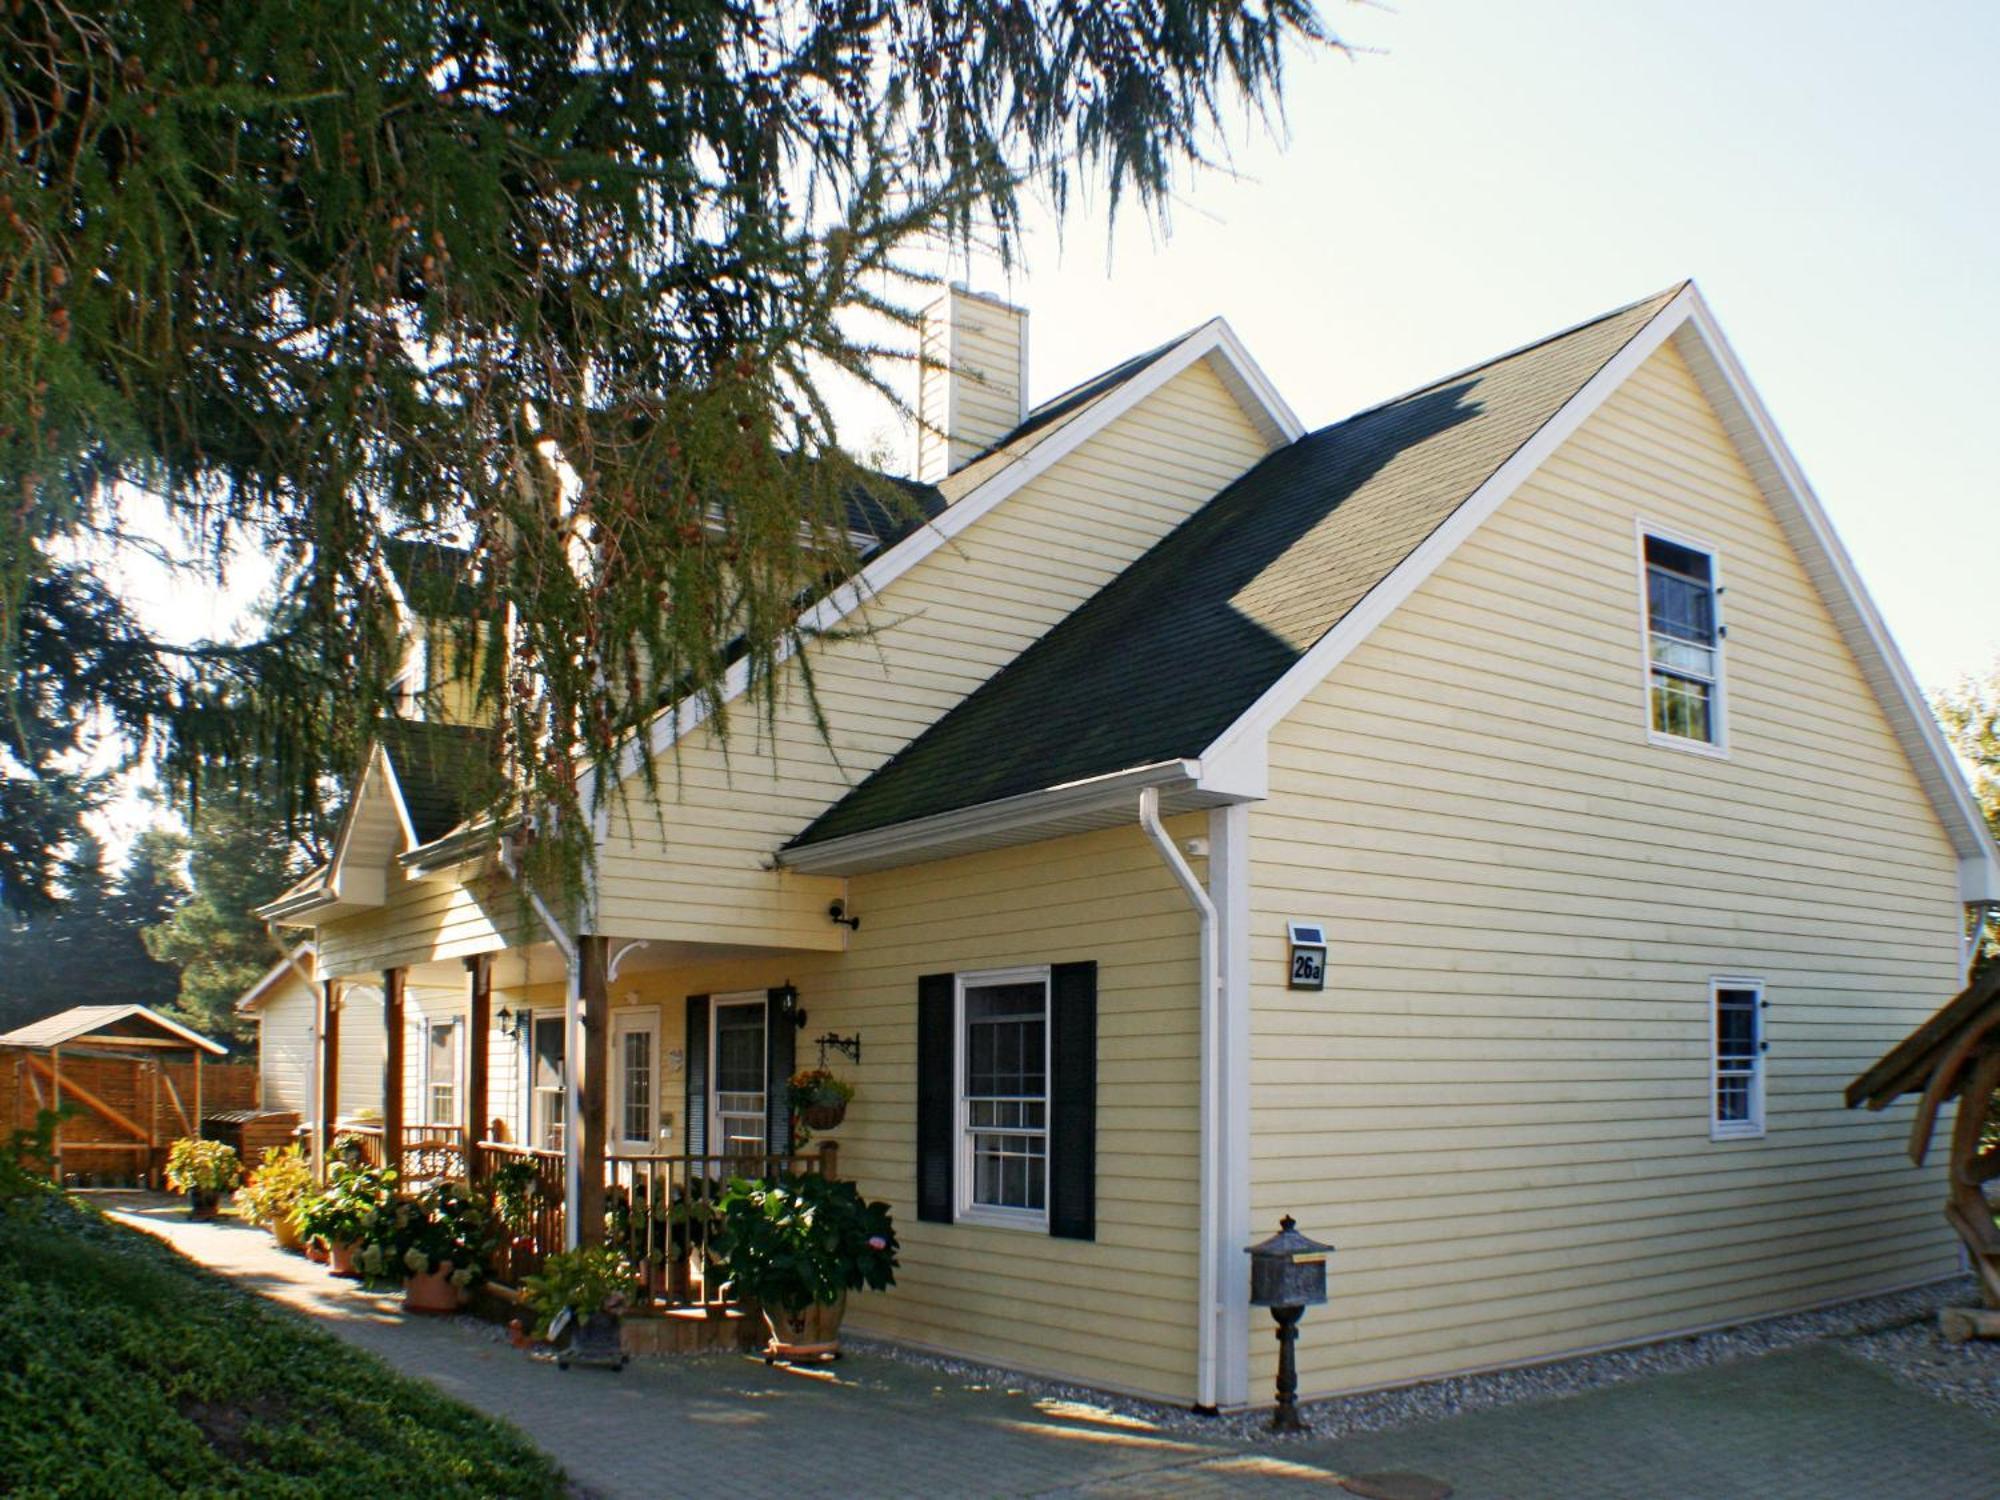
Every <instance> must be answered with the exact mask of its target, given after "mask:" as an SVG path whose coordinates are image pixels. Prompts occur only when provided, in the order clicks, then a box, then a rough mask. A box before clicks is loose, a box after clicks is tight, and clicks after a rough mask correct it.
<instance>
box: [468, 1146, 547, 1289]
mask: <svg viewBox="0 0 2000 1500" xmlns="http://www.w3.org/2000/svg"><path fill="white" fill-rule="evenodd" d="M472 1154H473V1169H474V1174H475V1179H476V1180H477V1181H478V1182H479V1183H480V1184H482V1185H484V1186H485V1187H486V1188H487V1190H488V1191H489V1192H490V1191H491V1190H492V1185H493V1183H494V1174H495V1173H496V1172H498V1171H500V1170H501V1169H502V1168H506V1169H507V1171H508V1174H509V1175H511V1176H513V1177H514V1178H515V1179H516V1183H515V1191H513V1192H511V1193H509V1194H507V1195H505V1196H506V1197H507V1198H509V1199H511V1200H512V1201H511V1203H509V1202H503V1201H500V1199H501V1197H502V1195H500V1194H498V1193H495V1194H494V1197H495V1200H496V1201H495V1207H496V1209H497V1210H498V1215H499V1217H500V1220H501V1227H500V1247H499V1249H498V1250H497V1251H496V1252H495V1254H494V1257H493V1269H492V1275H493V1279H494V1280H495V1281H497V1282H499V1283H500V1284H501V1285H502V1286H511V1287H516V1288H518V1287H519V1286H520V1285H521V1278H522V1277H524V1276H533V1275H535V1274H536V1273H537V1272H539V1271H540V1270H541V1269H542V1262H543V1261H544V1260H545V1259H546V1258H547V1257H548V1256H549V1255H550V1253H551V1252H553V1251H556V1250H560V1249H562V1246H563V1190H564V1182H563V1156H562V1153H561V1152H560V1151H537V1150H535V1149H534V1148H533V1147H531V1146H515V1145H510V1144H508V1143H507V1142H505V1141H481V1142H480V1143H479V1144H478V1145H477V1146H475V1147H474V1148H473V1153H472ZM516 1162H520V1163H525V1164H526V1167H525V1168H522V1167H516V1166H513V1165H512V1164H513V1163H516ZM510 1208H511V1210H512V1213H511V1216H510V1213H509V1210H510Z"/></svg>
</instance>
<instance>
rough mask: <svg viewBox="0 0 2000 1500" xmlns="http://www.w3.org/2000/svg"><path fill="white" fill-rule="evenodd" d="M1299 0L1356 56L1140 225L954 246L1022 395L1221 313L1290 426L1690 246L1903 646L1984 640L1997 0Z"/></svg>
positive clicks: (1962, 661)
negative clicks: (995, 311) (978, 257)
mask: <svg viewBox="0 0 2000 1500" xmlns="http://www.w3.org/2000/svg"><path fill="white" fill-rule="evenodd" d="M1322 3H1323V13H1324V14H1325V15H1326V17H1327V19H1328V21H1329V22H1330V23H1331V24H1332V26H1333V27H1334V29H1335V30H1336V31H1338V32H1339V33H1341V34H1342V35H1343V36H1344V37H1345V38H1346V39H1347V40H1349V41H1350V42H1352V43H1354V44H1356V47H1357V50H1356V52H1355V54H1354V55H1352V56H1349V57H1340V56H1332V55H1325V56H1319V57H1315V58H1310V59H1306V60H1304V61H1302V62H1301V63H1299V64H1297V65H1295V66H1294V67H1293V68H1292V69H1291V70H1290V73H1289V81H1288V87H1287V97H1288V107H1287V114H1288V124H1289V138H1288V140H1286V141H1285V142H1284V143H1283V144H1282V145H1277V144H1271V143H1269V142H1268V141H1266V140H1264V139H1262V138H1258V137H1253V138H1251V140H1250V141H1249V142H1248V144H1245V145H1243V146H1241V147H1240V148H1239V149H1237V150H1236V151H1235V153H1234V166H1235V169H1236V173H1237V175H1236V176H1235V177H1234V178H1231V177H1227V176H1224V175H1221V174H1217V173H1209V174H1204V175H1201V176H1198V177H1195V178H1192V179H1190V180H1188V181H1186V182H1184V183H1183V185H1182V190H1181V194H1180V197H1179V201H1177V202H1176V203H1175V204H1174V205H1173V207H1172V208H1171V210H1170V223H1169V226H1168V228H1169V232H1168V233H1167V234H1166V235H1165V236H1164V237H1162V236H1161V235H1160V234H1159V233H1157V232H1156V230H1155V229H1154V228H1153V227H1152V226H1150V225H1148V224H1146V223H1144V222H1142V221H1141V219H1140V218H1139V216H1137V215H1135V214H1131V213H1129V212H1126V211H1121V224H1120V227H1119V229H1118V231H1117V233H1116V234H1115V236H1112V237H1109V238H1107V233H1106V230H1105V227H1104V216H1103V213H1102V207H1103V205H1102V203H1101V202H1099V203H1096V204H1084V205H1082V206H1081V207H1080V208H1076V209H1073V211H1072V214H1071V216H1070V220H1069V222H1068V223H1067V225H1066V226H1065V227H1064V229H1063V232H1062V234H1061V235H1060V236H1059V235H1057V234H1056V233H1055V231H1054V229H1053V227H1052V225H1051V224H1050V222H1049V221H1048V219H1047V217H1046V215H1044V216H1042V217H1041V218H1040V219H1039V220H1032V219H1031V225H1032V228H1031V232H1030V234H1029V238H1028V242H1027V244H1026V252H1027V253H1026V257H1025V264H1024V265H1023V266H1020V267H1017V268H1016V270H1015V272H1014V273H1013V275H1012V276H1011V277H1009V276H1005V275H1003V274H1002V273H1001V271H1000V269H999V267H998V265H997V263H995V262H993V261H991V260H986V261H982V262H979V263H975V264H972V265H969V266H968V265H965V264H962V263H961V264H958V265H956V266H955V267H954V268H953V272H954V274H955V276H956V277H957V278H958V279H963V280H966V281H968V282H969V284H971V285H972V286H973V287H974V288H975V289H976V290H983V291H991V292H996V293H999V294H1001V295H1003V296H1005V297H1007V298H1008V299H1009V300H1011V301H1013V302H1016V303H1018V304H1021V305H1024V306H1026V307H1027V308H1028V310H1029V313H1030V338H1029V359H1030V390H1031V393H1032V398H1033V399H1036V400H1039V399H1042V398H1044V397H1046V396H1048V395H1051V394H1053V393H1055V392H1057V391H1059V390H1061V389H1062V388H1063V387H1064V386H1066V385H1069V384H1071V383H1073V382H1074V381H1076V380H1078V379H1081V378H1083V377H1085V376H1087V375H1089V374H1091V373H1093V372H1094V371H1096V370H1098V369H1102V368H1104V367H1106V366H1108V365H1111V364H1113V363H1115V362H1116V361H1118V360H1119V359H1121V358H1123V357H1125V356H1126V355H1128V354H1131V353H1134V352H1137V351H1139V350H1142V349H1146V348H1149V347H1151V346H1152V345H1154V344H1156V343H1158V342H1160V341H1161V340H1162V339H1164V338H1166V337H1169V336H1171V335H1172V334H1174V333H1176V332H1179V331H1182V330H1184V329H1186V328H1189V327H1192V326H1194V325H1195V324H1198V323H1200V322H1202V321H1204V320H1205V319H1207V318H1209V317H1211V316H1213V315H1215V314H1218V313H1219V314H1221V315H1223V316H1225V317H1226V318H1228V320H1229V322H1230V323H1231V325H1232V326H1233V327H1234V328H1235V329H1236V331H1237V333H1238V334H1239V335H1240V336H1241V337H1242V338H1243V340H1244V342H1245V343H1246V344H1247V346H1248V347H1249V349H1250V352H1251V353H1252V355H1253V356H1254V357H1255V358H1256V359H1257V361H1258V362H1259V363H1260V364H1261V365H1262V366H1263V368H1264V370H1265V372H1266V373H1267V374H1268V375H1269V376H1270V377H1271V378H1272V380H1273V381H1274V382H1275V384H1276V385H1277V387H1278V389H1279V390H1280V391H1281V392H1283V394H1284V395H1285V397H1286V399H1287V400H1288V401H1289V402H1290V403H1291V405H1292V407H1293V408H1294V410H1296V411H1297V412H1298V414H1299V416H1300V418H1301V419H1302V420H1303V421H1304V422H1305V423H1306V424H1307V425H1308V427H1317V426H1320V425H1322V424H1324V423H1327V422H1331V421H1336V420H1338V419H1339V418H1341V417H1343V416H1345V415H1347V414H1349V413H1350V412H1353V411H1355V410H1358V409H1360V408H1362V407H1364V406H1367V405H1370V404H1372V403H1374V402H1376V401H1378V400H1380V399H1382V398H1384V397H1386V396H1390V395H1394V394H1396V393H1398V392H1400V391H1403V390H1406V389H1409V388H1411V387H1414V386H1418V385H1421V384H1423V383H1425V382H1427V381H1429V380H1431V379H1434V378H1436V377H1437V376H1439V375H1443V374H1446V373H1448V372H1450V371H1452V370H1455V369H1459V368H1461V367H1463V366H1466V365H1469V364H1473V363H1475V362H1477V361H1479V360H1482V359H1484V358H1487V357H1488V356H1491V355H1493V354H1496V353H1499V352H1501V351H1503V350H1506V349H1509V348H1512V347H1514V346H1516V345H1518V344H1521V343H1525V342H1528V341H1529V340H1532V339H1535V338H1539V337H1541V336H1542V335H1544V334H1547V333H1551V332H1553V331H1555V330H1557V329H1559V328H1563V327H1566V326H1568V325H1570V324H1572V323H1576V322H1580V321H1582V320H1584V319H1586V318H1589V317H1591V316H1594V315H1595V314H1597V313H1600V312H1604V311H1607V310H1609V309H1610V308H1613V307H1616V306H1619V305H1622V304H1624V303H1626V302H1630V301H1634V300H1636V299H1638V298H1640V297H1643V296H1647V295H1649V294H1651V293H1652V292H1655V291H1658V290H1661V289H1663V288H1665V287H1668V286H1671V285H1673V284H1674V283H1676V282H1678V281H1680V280H1681V279H1683V278H1684V277H1690V276H1691V277H1693V278H1694V279H1695V280H1696V281H1697V282H1698V283H1699V285H1700V287H1701V289H1702V293H1703V295H1704V296H1705V297H1706V298H1707V299H1708V301H1709V304H1710V306H1711V307H1712V308H1713V309H1714V311H1715V314H1716V316H1717V318H1718V319H1719V321H1720V322H1721V325H1722V327H1723V329H1724V331H1725V332H1726V334H1727V335H1728V337H1729V339H1730V341H1731V343H1732V344H1733V346H1734V347H1735V349H1736V351H1737V354H1738V355H1739V356H1740V358H1741V359H1742V361H1743V363H1744V366H1745V368H1746V369H1747V370H1748V371H1749V374H1750V378H1751V380H1752V382H1753V383H1754V384H1755V385H1756V386H1757V388H1758V390H1759V391H1760V392H1761V394H1762V395H1763V397H1764V399H1765V402H1766V404H1767V405H1768V406H1769V407H1770V409H1771V411H1772V413H1773V414H1774V416H1775V418H1776V420H1777V422H1778V424H1779V427H1780V428H1781V430H1782V431H1783V432H1784V434H1785V436H1786V438H1787V440H1788V441H1789V442H1790V444H1791V446H1792V448H1793V449H1794V451H1795V452H1796V454H1797V455H1798V457H1799V460H1800V462H1801V464H1802V465H1803V467H1804V469H1805V472H1806V474H1807V475H1808V476H1809V477H1810V479H1811V480H1812V482H1813V485H1814V488H1815V489H1816V490H1817V492H1818V493H1819V496H1820V498H1821V500H1822V501H1823V502H1824V504H1825V506H1826V508H1827V510H1828V512H1829V513H1830V514H1831V516H1832V518H1833V521H1834V524H1835V526H1836V527H1837V528H1838V530H1839V531H1840V533H1841V535H1842V537H1843V539H1844V540H1845V541H1846V543H1847V546H1848V549H1849V551H1850V552H1852V553H1853V555H1854V557H1855V559H1856V561H1857V563H1858V566H1859V567H1860V570H1861V572H1862V574H1863V576H1864V579H1865V581H1866V583H1867V585H1868V587H1869V589H1870V591H1871V592H1872V593H1873V594H1874V596H1875V599H1876V602H1877V604H1878V605H1879V606H1880V608H1881V610H1882V613H1883V615H1884V616H1885V617H1886V619H1887V621H1888V623H1889V626H1890V628H1891V630H1892V631H1893V632H1894V634H1895V636H1896V638H1897V640H1898V641H1899V643H1900V644H1901V645H1902V647H1903V650H1904V652H1905V654H1906V655H1907V656H1908V658H1909V659H1910V662H1911V664H1912V667H1913V668H1914V670H1915V672H1916V675H1917V677H1918V679H1919V680H1920V681H1921V682H1922V683H1923V684H1924V685H1925V686H1926V687H1927V688H1933V689H1934V688H1937V687H1941V686H1946V685H1948V684H1950V683H1952V682H1954V681H1956V680H1957V679H1958V678H1959V677H1960V676H1961V675H1962V674H1965V673H1974V672H1982V671H1984V670H1985V669H1986V668H1987V667H1988V666H1989V665H1990V664H1991V663H1992V662H1993V661H1994V659H1995V656H1996V654H2000V589H1996V588H1995V587H1994V586H1993V579H1992V565H1993V563H1994V562H1995V561H1996V560H1997V559H2000V504H1996V503H1995V502H1996V499H2000V496H1996V493H1995V489H1996V487H1995V484H1994V482H1993V481H1992V479H1991V478H1990V477H1989V476H1990V474H1991V472H1992V471H1991V468H1990V464H1989V453H1990V450H1991V448H1992V446H1993V442H1994V439H1995V438H1996V437H2000V420H1996V418H1995V416H1994V415H1993V413H1992V411H1991V409H1990V408H1989V406H1988V404H1987V403H1988V402H1989V400H1990V399H1991V394H1990V392H1991V387H1992V384H1993V380H1992V376H1991V373H1990V370H1991V365H1990V362H1989V360H1988V357H1987V356H1988V351H1989V350H1991V349H1993V348H1994V347H1996V345H2000V153H1996V147H2000V88H1996V87H1995V86H1994V82H1993V79H1994V76H1995V72H1996V69H2000V4H1996V3H1993V0H1983V3H1966V4H1943V3H1922V0H1918V3H1909V0H1906V3H1903V4H1900V5H1897V6H1894V7H1889V6H1883V5H1879V4H1876V5H1863V4H1852V3H1841V0H1813V3H1787V0H1727V3H1721V0H1675V3H1654V0H1615V3H1606V0H1599V3H1586V0H1567V3H1559V0H1510V3H1508V4H1505V5H1496V4H1493V3H1491V0H1483V3H1482V0H1396V3H1394V4H1393V6H1391V5H1358V4H1344V3H1338V0H1335V3H1330V4H1329V3H1326V0H1322ZM852 420H853V422H854V424H855V425H856V426H858V428H859V430H856V431H851V432H850V434H849V437H850V440H859V439H864V438H867V437H870V436H875V435H887V431H886V428H885V427H884V426H883V425H882V420H881V418H880V417H879V416H878V415H876V414H873V413H870V414H867V415H860V414H858V413H857V415H856V417H855V418H853V419H852ZM906 447H907V443H906V442H899V451H901V450H902V449H904V448H906Z"/></svg>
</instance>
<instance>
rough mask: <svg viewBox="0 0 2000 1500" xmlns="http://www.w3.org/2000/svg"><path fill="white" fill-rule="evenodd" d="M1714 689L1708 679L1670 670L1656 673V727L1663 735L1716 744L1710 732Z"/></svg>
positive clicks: (1654, 708)
mask: <svg viewBox="0 0 2000 1500" xmlns="http://www.w3.org/2000/svg"><path fill="white" fill-rule="evenodd" d="M1713 691H1714V689H1713V688H1711V687H1710V686H1709V685H1708V684H1707V683H1705V682H1694V681H1691V680H1690V679H1688V678H1685V677H1675V676H1672V675H1671V674H1669V673H1666V672H1655V673H1654V674H1653V728H1654V729H1655V730H1657V731H1658V732H1659V733H1661V734H1672V735H1678V736H1679V737H1680V738H1682V739H1688V740H1702V741H1704V742H1709V743H1712V742H1713V739H1714V737H1713V736H1712V735H1711V734H1710V733H1709V723H1710V719H1709V695H1710V694H1711V693H1712V692H1713Z"/></svg>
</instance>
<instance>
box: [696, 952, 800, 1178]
mask: <svg viewBox="0 0 2000 1500" xmlns="http://www.w3.org/2000/svg"><path fill="white" fill-rule="evenodd" d="M770 1001H771V997H770V995H769V994H768V993H767V992H766V991H764V990H737V991H735V992H733V993H731V994H727V995H712V996H710V997H709V1002H708V1080H707V1083H708V1138H707V1146H708V1150H707V1152H706V1153H705V1154H706V1155H708V1156H717V1157H719V1156H724V1155H727V1154H728V1153H727V1151H726V1148H725V1147H724V1144H723V1141H724V1137H723V1133H722V1090H721V1088H720V1087H719V1086H718V1084H719V1081H720V1078H721V1069H722V1048H721V1046H720V1045H719V1042H720V1032H721V1029H722V1008H723V1007H724V1006H725V1005H753V1004H754V1005H761V1006H764V1007H765V1011H764V1026H765V1035H764V1151H765V1153H766V1154H767V1155H768V1154H769V1153H770V1150H771V1082H772V1080H771V1037H770V1030H769V1028H770V1027H771V1025H772V1024H773V1022H772V1017H771V1012H770V1008H769V1007H770ZM782 1086H783V1085H782V1084H781V1085H780V1087H782Z"/></svg>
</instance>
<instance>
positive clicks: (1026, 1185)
mask: <svg viewBox="0 0 2000 1500" xmlns="http://www.w3.org/2000/svg"><path fill="white" fill-rule="evenodd" d="M972 1170H973V1191H972V1201H973V1202H974V1203H978V1204H982V1205H984V1206H986V1207H989V1208H1022V1209H1030V1210H1036V1211H1039V1210H1041V1209H1043V1208H1045V1207H1047V1205H1048V1140H1047V1138H1046V1137H1044V1136H1039V1135H998V1134H992V1135H989V1134H984V1133H975V1134H974V1136H973V1140H972Z"/></svg>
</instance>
